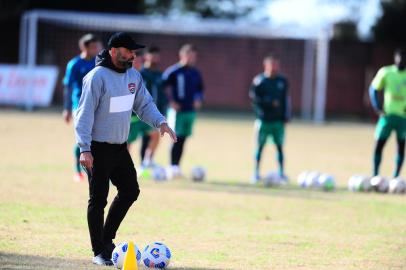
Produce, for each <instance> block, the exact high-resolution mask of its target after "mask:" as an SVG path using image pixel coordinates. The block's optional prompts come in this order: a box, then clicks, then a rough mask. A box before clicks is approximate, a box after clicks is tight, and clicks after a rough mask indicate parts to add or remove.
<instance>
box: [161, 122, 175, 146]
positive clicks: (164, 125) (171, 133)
mask: <svg viewBox="0 0 406 270" xmlns="http://www.w3.org/2000/svg"><path fill="white" fill-rule="evenodd" d="M159 132H160V133H161V137H162V136H164V134H165V133H168V134H169V136H170V137H171V139H172V141H173V142H174V143H176V142H177V141H178V138H177V137H176V134H175V132H174V131H173V130H172V129H171V128H170V127H169V126H168V124H167V123H162V124H161V126H160V127H159Z"/></svg>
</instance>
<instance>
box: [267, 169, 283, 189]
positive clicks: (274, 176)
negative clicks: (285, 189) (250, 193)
mask: <svg viewBox="0 0 406 270" xmlns="http://www.w3.org/2000/svg"><path fill="white" fill-rule="evenodd" d="M263 182H264V186H265V187H277V186H280V185H281V183H282V178H281V177H280V176H279V173H277V172H273V171H271V172H268V173H267V174H266V175H265V176H264V178H263Z"/></svg>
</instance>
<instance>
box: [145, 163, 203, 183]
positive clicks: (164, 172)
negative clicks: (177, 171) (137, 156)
mask: <svg viewBox="0 0 406 270" xmlns="http://www.w3.org/2000/svg"><path fill="white" fill-rule="evenodd" d="M145 171H148V173H146V172H145ZM143 176H144V177H145V178H152V179H153V180H155V181H158V182H160V181H166V180H170V179H173V178H177V177H176V176H174V175H173V173H172V172H171V171H170V169H166V168H165V167H163V166H160V165H155V166H154V167H153V168H145V169H143ZM205 178H206V169H205V168H203V167H201V166H195V167H193V168H192V170H191V172H190V179H191V180H192V181H194V182H203V181H204V180H205Z"/></svg>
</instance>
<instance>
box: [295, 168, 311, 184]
mask: <svg viewBox="0 0 406 270" xmlns="http://www.w3.org/2000/svg"><path fill="white" fill-rule="evenodd" d="M309 173H310V172H309V171H304V172H301V173H300V174H299V175H298V176H297V183H298V185H299V187H302V188H306V187H307V186H306V179H307V175H308V174H309Z"/></svg>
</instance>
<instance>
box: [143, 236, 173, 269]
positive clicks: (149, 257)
mask: <svg viewBox="0 0 406 270" xmlns="http://www.w3.org/2000/svg"><path fill="white" fill-rule="evenodd" d="M170 259H171V251H170V250H169V248H168V247H167V246H165V245H164V244H162V243H159V242H154V243H151V244H149V245H148V246H146V247H145V249H144V251H143V253H142V262H143V263H144V265H145V266H146V267H149V268H166V267H168V265H169V262H170Z"/></svg>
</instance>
